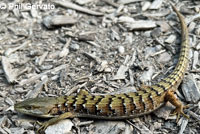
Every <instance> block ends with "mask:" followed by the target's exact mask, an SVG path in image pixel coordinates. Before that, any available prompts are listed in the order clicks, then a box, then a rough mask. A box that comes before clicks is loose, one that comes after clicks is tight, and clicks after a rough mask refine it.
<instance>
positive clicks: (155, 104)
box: [15, 5, 189, 130]
mask: <svg viewBox="0 0 200 134" xmlns="http://www.w3.org/2000/svg"><path fill="white" fill-rule="evenodd" d="M172 8H173V10H174V11H175V12H176V14H177V16H178V18H179V20H180V23H181V29H182V32H181V36H182V43H181V50H180V55H179V61H178V63H177V65H176V67H175V69H174V71H173V72H172V73H171V74H169V75H168V76H167V77H166V78H164V79H163V80H161V81H160V82H158V83H156V84H154V85H152V86H142V87H141V88H140V90H138V91H137V92H129V93H123V94H114V95H109V94H107V95H91V94H88V93H87V92H85V93H84V92H83V93H79V94H78V95H76V96H61V97H41V98H33V99H28V100H25V101H23V102H20V103H17V104H15V110H16V111H17V112H20V113H23V114H27V115H32V116H38V117H43V118H45V117H52V119H50V120H49V121H47V122H44V123H43V124H42V126H41V127H40V128H39V130H44V129H46V127H48V126H49V125H52V124H54V123H56V122H58V121H60V120H62V119H65V118H74V117H86V118H96V119H111V120H113V119H127V118H134V117H138V116H142V115H145V114H149V113H151V112H153V111H155V110H156V109H158V108H159V107H161V106H162V105H163V104H165V103H166V102H167V101H169V102H170V103H172V104H173V105H174V106H175V107H176V109H175V111H174V113H175V114H177V119H178V118H179V116H180V115H181V114H182V115H184V116H185V117H188V116H187V115H185V114H184V113H183V109H184V108H185V106H184V105H183V104H182V103H181V102H180V101H179V100H178V99H177V98H176V97H175V95H174V92H175V90H176V89H177V88H178V86H179V84H180V83H181V81H182V79H183V77H184V73H185V71H186V69H187V65H188V53H189V45H188V30H187V26H186V23H185V21H184V17H183V16H182V15H181V14H180V12H179V11H178V10H177V9H176V8H175V7H174V6H173V5H172Z"/></svg>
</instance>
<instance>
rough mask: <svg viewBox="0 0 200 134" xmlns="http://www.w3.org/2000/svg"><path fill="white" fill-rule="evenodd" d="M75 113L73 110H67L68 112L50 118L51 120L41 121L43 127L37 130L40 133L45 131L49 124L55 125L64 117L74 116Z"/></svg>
mask: <svg viewBox="0 0 200 134" xmlns="http://www.w3.org/2000/svg"><path fill="white" fill-rule="evenodd" d="M74 117H75V115H74V114H73V113H71V112H66V113H63V114H61V115H60V116H58V117H54V118H52V119H50V120H49V121H46V122H44V123H39V122H38V123H39V124H40V125H41V127H40V128H39V129H38V130H37V133H40V132H41V131H42V132H43V131H44V130H45V129H46V128H47V127H48V126H50V125H53V124H55V123H57V122H59V121H61V120H63V119H66V118H74Z"/></svg>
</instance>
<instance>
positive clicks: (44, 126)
mask: <svg viewBox="0 0 200 134" xmlns="http://www.w3.org/2000/svg"><path fill="white" fill-rule="evenodd" d="M37 123H38V124H39V125H41V127H40V128H39V129H38V130H37V134H40V133H44V131H45V129H46V128H47V127H48V126H49V125H50V124H49V123H48V121H47V122H44V123H41V122H38V121H37Z"/></svg>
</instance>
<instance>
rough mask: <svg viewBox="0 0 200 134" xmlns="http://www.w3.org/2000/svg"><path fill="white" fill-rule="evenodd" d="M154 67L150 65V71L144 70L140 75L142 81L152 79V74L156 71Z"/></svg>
mask: <svg viewBox="0 0 200 134" xmlns="http://www.w3.org/2000/svg"><path fill="white" fill-rule="evenodd" d="M154 71H155V70H154V67H153V66H149V70H148V71H144V73H143V74H142V75H141V77H140V81H142V82H143V83H145V82H148V81H151V78H152V75H153V73H154Z"/></svg>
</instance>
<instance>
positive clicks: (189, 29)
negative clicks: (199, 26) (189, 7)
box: [188, 22, 196, 32]
mask: <svg viewBox="0 0 200 134" xmlns="http://www.w3.org/2000/svg"><path fill="white" fill-rule="evenodd" d="M195 26H196V23H194V22H191V23H190V25H189V27H188V31H189V32H192V31H193V30H194V28H195Z"/></svg>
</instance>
